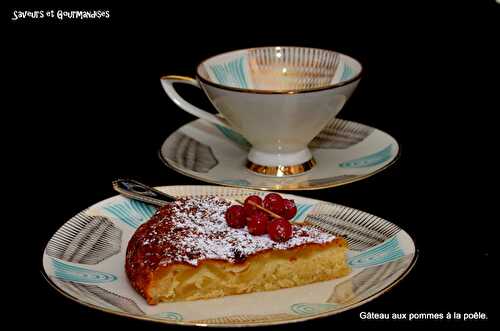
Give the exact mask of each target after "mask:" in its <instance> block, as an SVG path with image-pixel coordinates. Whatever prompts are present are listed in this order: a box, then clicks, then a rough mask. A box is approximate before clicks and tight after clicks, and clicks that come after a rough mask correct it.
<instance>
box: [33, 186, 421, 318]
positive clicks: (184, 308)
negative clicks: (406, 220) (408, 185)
mask: <svg viewBox="0 0 500 331" xmlns="http://www.w3.org/2000/svg"><path fill="white" fill-rule="evenodd" d="M157 189H158V190H160V191H162V192H164V193H167V194H169V195H171V196H175V197H200V198H201V197H206V196H217V197H220V198H223V199H228V200H236V199H240V200H243V199H245V197H247V196H249V195H252V194H257V195H259V196H261V197H263V196H264V195H265V193H264V192H262V191H260V192H257V191H252V190H246V189H240V188H232V187H223V186H208V185H178V186H164V187H158V188H157ZM284 197H285V198H287V199H294V201H295V202H296V204H297V207H298V212H297V214H296V215H295V217H294V218H293V220H292V221H297V220H306V221H308V222H311V223H312V224H314V225H315V226H316V227H318V228H320V229H322V230H323V231H330V232H332V233H341V234H342V236H343V237H344V238H345V239H346V241H347V242H348V244H349V250H348V252H347V254H346V258H347V264H348V265H349V267H350V268H351V273H350V274H349V275H347V276H345V277H342V278H337V279H333V280H329V281H323V282H316V283H312V284H309V285H304V286H297V287H291V288H283V289H280V290H274V291H266V292H254V293H248V294H240V295H232V296H225V297H221V298H214V299H207V300H195V301H174V302H163V303H160V304H158V305H154V306H153V305H148V304H147V302H146V301H145V300H144V298H143V297H142V296H140V295H139V294H138V293H137V292H136V291H135V290H134V289H133V288H132V286H130V282H129V280H128V278H127V276H126V274H125V268H124V265H125V256H126V250H127V246H128V243H129V240H130V238H131V237H132V235H133V234H134V233H135V231H136V230H137V228H138V227H139V226H141V224H143V223H144V222H146V221H147V220H148V219H150V217H151V216H152V215H153V214H154V213H155V212H156V207H154V206H152V205H149V204H146V203H143V202H139V201H135V200H129V199H127V198H125V197H123V196H114V197H111V198H109V199H106V200H103V201H100V202H98V203H96V204H94V205H92V206H90V207H89V208H87V209H85V210H83V211H81V212H79V213H78V214H77V215H75V216H74V217H72V218H71V219H70V220H68V221H67V222H66V223H64V224H63V225H62V226H61V228H59V230H57V231H56V232H55V233H54V235H53V236H52V238H51V239H50V240H49V241H48V243H47V246H46V247H45V250H44V253H43V260H42V261H43V272H42V274H43V276H44V277H45V279H46V280H47V281H48V283H49V284H50V285H51V286H53V287H54V289H56V290H57V291H58V292H59V293H61V294H62V295H64V296H65V297H67V298H69V299H71V300H73V301H75V302H78V303H80V304H82V305H84V306H87V307H90V308H93V309H96V310H99V311H102V312H105V313H109V314H113V315H119V316H124V317H130V318H135V319H140V320H147V321H152V322H158V323H167V324H175V325H188V326H205V327H254V326H264V325H276V324H289V323H296V322H302V321H306V320H311V319H317V318H322V317H326V316H331V315H335V314H338V313H341V312H343V311H347V310H350V309H353V308H356V307H358V306H361V305H363V304H365V303H368V302H370V301H372V300H374V299H375V298H377V297H379V296H381V295H383V294H384V293H386V292H387V291H388V290H389V289H391V288H392V287H393V286H395V285H396V284H397V283H399V282H400V281H401V280H402V279H403V278H404V277H405V276H406V275H407V274H408V273H409V272H410V271H411V270H412V268H413V266H414V265H415V262H416V260H417V254H418V251H417V250H416V247H415V243H414V241H413V239H412V238H411V236H410V235H409V234H408V233H407V232H405V231H404V230H403V229H401V228H400V227H399V226H397V225H396V224H394V223H391V222H390V221H388V220H385V219H382V218H380V217H377V216H375V215H372V214H369V213H366V212H363V211H360V210H357V209H353V208H349V207H346V206H342V205H338V204H334V203H331V202H327V201H321V200H315V199H309V198H305V197H301V196H297V195H290V194H284ZM407 286H411V285H410V284H407ZM403 299H404V298H403ZM367 310H370V309H369V308H367ZM74 313H75V314H79V313H84V311H81V312H80V311H79V310H78V311H77V310H76V309H75V311H74ZM331 322H332V323H335V321H334V320H333V319H332V320H331ZM96 323H99V321H96Z"/></svg>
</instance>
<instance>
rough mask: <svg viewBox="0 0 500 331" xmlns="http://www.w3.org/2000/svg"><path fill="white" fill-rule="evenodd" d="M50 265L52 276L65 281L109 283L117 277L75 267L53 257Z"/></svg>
mask: <svg viewBox="0 0 500 331" xmlns="http://www.w3.org/2000/svg"><path fill="white" fill-rule="evenodd" d="M52 266H53V267H54V276H56V277H57V278H59V279H62V280H65V281H70V282H76V283H91V284H95V283H109V282H113V281H115V280H116V279H117V277H116V276H115V275H113V274H110V273H107V272H102V271H97V270H90V269H85V268H81V267H77V266H74V265H70V264H66V263H64V262H62V261H59V260H56V259H54V258H53V259H52Z"/></svg>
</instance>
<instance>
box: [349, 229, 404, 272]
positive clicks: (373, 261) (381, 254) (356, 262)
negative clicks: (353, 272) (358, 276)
mask: <svg viewBox="0 0 500 331" xmlns="http://www.w3.org/2000/svg"><path fill="white" fill-rule="evenodd" d="M404 255H405V254H404V252H403V250H402V249H401V247H400V246H399V240H398V238H396V236H394V237H391V238H390V239H388V240H386V241H384V242H383V243H382V244H380V245H378V246H375V247H373V248H370V249H369V250H366V251H364V252H363V253H361V254H359V255H357V256H354V257H351V258H350V259H348V261H347V263H348V264H349V265H350V266H351V267H353V268H363V267H370V266H374V265H378V264H384V263H387V262H391V261H394V260H397V259H399V258H401V257H403V256H404Z"/></svg>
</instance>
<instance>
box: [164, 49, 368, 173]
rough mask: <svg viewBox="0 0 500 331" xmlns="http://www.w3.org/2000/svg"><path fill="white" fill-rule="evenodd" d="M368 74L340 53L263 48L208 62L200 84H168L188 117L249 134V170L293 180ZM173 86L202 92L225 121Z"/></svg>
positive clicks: (170, 79)
mask: <svg viewBox="0 0 500 331" xmlns="http://www.w3.org/2000/svg"><path fill="white" fill-rule="evenodd" d="M361 71H362V67H361V64H360V63H359V62H358V61H356V60H354V59H353V58H351V57H349V56H347V55H344V54H340V53H337V52H334V51H329V50H323V49H315V48H305V47H259V48H250V49H243V50H237V51H232V52H227V53H223V54H219V55H216V56H214V57H211V58H209V59H207V60H205V61H203V62H201V63H200V64H199V65H198V68H197V71H196V78H197V79H193V78H189V77H183V76H165V77H162V78H161V82H162V85H163V88H164V89H165V91H166V92H167V94H168V96H169V97H170V98H171V99H172V100H173V101H174V102H175V103H176V104H177V105H178V106H179V107H181V108H182V109H184V110H185V111H187V112H188V113H190V114H193V115H195V116H197V117H199V118H202V119H205V120H207V121H209V122H212V123H214V124H217V125H221V126H224V127H226V128H229V129H232V130H234V131H236V132H238V133H240V134H241V135H243V136H244V137H245V138H246V139H247V140H248V141H249V142H250V143H251V144H252V148H251V149H250V152H249V153H248V161H247V168H249V169H250V170H252V171H255V172H257V173H260V174H264V175H271V176H287V175H295V174H300V173H302V172H304V171H306V170H309V169H311V168H312V167H313V166H314V165H315V161H314V159H313V157H312V154H311V151H310V150H309V148H308V147H307V145H308V144H309V142H311V140H312V139H313V138H314V137H315V136H316V135H317V134H318V133H319V132H320V131H321V130H322V129H323V128H324V127H325V125H326V124H328V123H329V122H330V121H331V120H332V119H333V118H334V117H335V116H336V115H337V114H338V113H339V111H340V110H341V109H342V107H343V106H344V104H345V102H346V101H347V99H348V98H349V97H350V96H351V94H352V92H353V91H354V89H355V88H356V86H357V84H358V82H359V80H360V78H361ZM174 83H185V84H190V85H194V86H198V87H201V88H202V89H203V90H204V91H205V93H206V94H207V96H208V98H209V99H210V101H211V102H212V104H213V105H214V106H215V108H216V109H217V110H218V111H219V113H220V115H213V114H211V113H209V112H207V111H204V110H202V109H199V108H197V107H195V106H193V105H192V104H190V103H189V102H187V101H186V100H184V99H183V98H182V97H181V96H180V95H179V94H178V93H177V92H176V91H175V89H174V86H173V84H174Z"/></svg>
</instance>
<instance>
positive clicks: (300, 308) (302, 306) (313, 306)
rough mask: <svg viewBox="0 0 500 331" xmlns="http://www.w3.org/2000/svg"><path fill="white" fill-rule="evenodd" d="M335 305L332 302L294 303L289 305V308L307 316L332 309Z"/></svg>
mask: <svg viewBox="0 0 500 331" xmlns="http://www.w3.org/2000/svg"><path fill="white" fill-rule="evenodd" d="M336 306H337V305H335V304H332V303H296V304H293V305H292V306H290V310H291V311H292V312H294V313H295V314H297V315H302V316H307V315H316V314H319V313H322V312H325V311H329V310H332V309H334V308H335V307H336Z"/></svg>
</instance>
